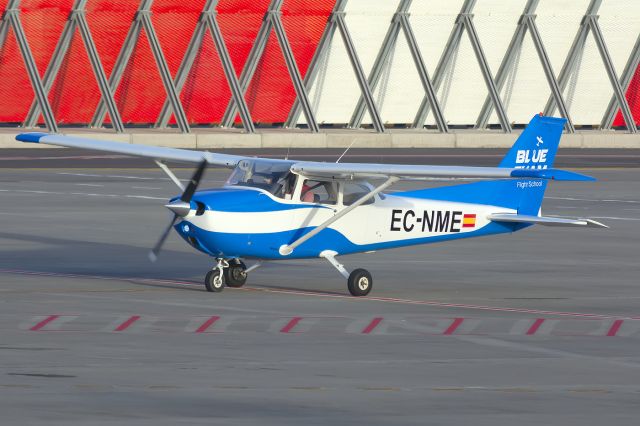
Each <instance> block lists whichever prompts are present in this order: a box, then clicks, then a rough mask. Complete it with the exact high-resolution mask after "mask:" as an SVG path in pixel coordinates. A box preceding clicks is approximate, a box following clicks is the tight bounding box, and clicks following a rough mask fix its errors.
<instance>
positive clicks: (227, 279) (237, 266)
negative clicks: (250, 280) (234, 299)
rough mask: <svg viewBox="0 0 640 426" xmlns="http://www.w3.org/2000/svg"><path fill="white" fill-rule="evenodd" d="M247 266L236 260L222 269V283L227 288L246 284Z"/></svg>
mask: <svg viewBox="0 0 640 426" xmlns="http://www.w3.org/2000/svg"><path fill="white" fill-rule="evenodd" d="M246 269H247V265H245V264H244V262H243V261H242V260H239V259H236V261H235V262H233V263H230V264H229V267H228V268H225V269H224V283H225V284H226V285H227V287H234V288H238V287H242V286H243V285H244V284H245V283H246V282H247V273H246V272H245V270H246Z"/></svg>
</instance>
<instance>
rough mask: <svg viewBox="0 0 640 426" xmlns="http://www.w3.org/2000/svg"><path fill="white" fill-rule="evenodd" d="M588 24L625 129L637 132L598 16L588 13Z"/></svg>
mask: <svg viewBox="0 0 640 426" xmlns="http://www.w3.org/2000/svg"><path fill="white" fill-rule="evenodd" d="M588 24H589V28H590V29H591V32H592V33H593V37H594V38H595V40H596V45H597V46H598V50H599V51H600V56H601V57H602V62H604V68H605V70H606V71H607V76H608V77H609V81H610V82H611V86H613V93H614V95H615V97H616V99H617V101H618V105H619V106H620V110H621V111H622V116H623V117H624V121H625V123H627V130H628V131H629V133H638V128H637V127H636V123H635V121H634V120H633V114H631V108H629V103H628V102H627V98H626V97H625V94H624V91H623V90H622V86H621V85H620V80H619V79H618V76H617V74H616V69H615V67H614V66H613V60H612V59H611V55H610V54H609V49H607V45H606V43H605V42H604V37H603V36H602V31H601V30H600V25H599V24H598V16H597V15H590V16H589V17H588Z"/></svg>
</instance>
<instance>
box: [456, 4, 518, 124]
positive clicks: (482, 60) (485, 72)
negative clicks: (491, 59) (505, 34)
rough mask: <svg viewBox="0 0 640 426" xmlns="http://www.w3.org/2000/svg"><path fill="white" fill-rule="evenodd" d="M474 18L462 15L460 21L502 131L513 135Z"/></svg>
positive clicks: (466, 14) (467, 14) (468, 14)
mask: <svg viewBox="0 0 640 426" xmlns="http://www.w3.org/2000/svg"><path fill="white" fill-rule="evenodd" d="M472 18H473V15H472V14H470V13H465V14H462V15H460V19H462V22H463V23H464V27H465V29H466V30H467V35H468V36H469V41H471V46H472V47H473V52H474V53H475V55H476V59H477V61H478V65H480V71H481V72H482V77H483V78H484V82H485V84H486V85H487V90H489V95H490V96H491V100H492V101H493V106H494V108H495V109H496V112H497V114H498V120H499V121H500V125H501V126H502V131H504V132H505V133H511V124H510V123H509V119H508V118H507V112H506V111H505V110H504V105H502V100H501V99H500V93H498V89H497V88H496V84H495V82H494V80H493V76H492V75H491V69H490V68H489V64H488V63H487V58H486V57H485V55H484V51H483V50H482V45H481V44H480V39H479V38H478V33H477V32H476V28H475V25H473V19H472Z"/></svg>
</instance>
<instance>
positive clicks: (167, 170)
mask: <svg viewBox="0 0 640 426" xmlns="http://www.w3.org/2000/svg"><path fill="white" fill-rule="evenodd" d="M154 161H155V163H156V164H157V165H158V167H160V168H161V169H162V171H163V172H165V173H166V174H167V176H169V179H171V181H173V183H175V184H176V185H177V186H178V188H180V190H181V191H182V192H184V190H185V187H184V185H183V184H182V182H180V179H178V177H177V176H176V175H174V174H173V172H172V171H171V169H170V168H169V167H167V165H166V164H164V163H163V162H162V161H158V160H154Z"/></svg>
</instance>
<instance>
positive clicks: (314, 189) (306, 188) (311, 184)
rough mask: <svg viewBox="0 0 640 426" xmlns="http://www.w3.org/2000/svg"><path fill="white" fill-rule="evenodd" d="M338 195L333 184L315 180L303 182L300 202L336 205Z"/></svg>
mask: <svg viewBox="0 0 640 426" xmlns="http://www.w3.org/2000/svg"><path fill="white" fill-rule="evenodd" d="M337 200H338V193H337V191H336V187H335V184H333V183H332V182H322V181H317V180H305V181H304V182H303V183H302V190H301V191H300V201H304V202H307V203H321V204H336V201H337Z"/></svg>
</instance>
